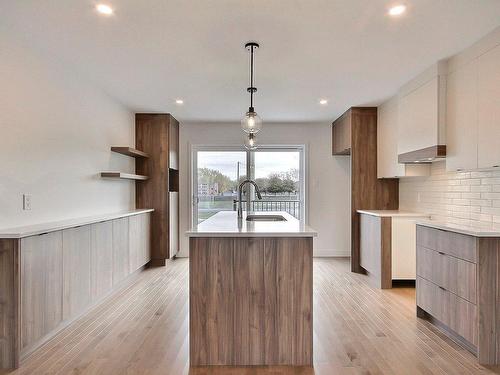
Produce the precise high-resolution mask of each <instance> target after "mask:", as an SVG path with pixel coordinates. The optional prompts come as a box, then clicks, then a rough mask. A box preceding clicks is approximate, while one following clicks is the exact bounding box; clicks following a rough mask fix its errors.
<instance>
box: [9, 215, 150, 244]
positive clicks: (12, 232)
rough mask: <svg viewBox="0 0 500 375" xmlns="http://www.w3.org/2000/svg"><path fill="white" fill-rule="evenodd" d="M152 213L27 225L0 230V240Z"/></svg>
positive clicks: (89, 217)
mask: <svg viewBox="0 0 500 375" xmlns="http://www.w3.org/2000/svg"><path fill="white" fill-rule="evenodd" d="M152 211H154V210H153V209H152V208H150V209H137V210H131V211H121V212H116V213H112V214H102V215H96V216H87V217H83V218H72V219H67V220H61V221H53V222H49V223H40V224H34V225H27V226H23V227H17V228H8V229H0V238H23V237H29V236H36V235H38V234H42V233H48V232H55V231H58V230H63V229H68V228H73V227H77V226H81V225H88V224H93V223H99V222H101V221H108V220H114V219H119V218H122V217H128V216H133V215H139V214H143V213H146V212H152Z"/></svg>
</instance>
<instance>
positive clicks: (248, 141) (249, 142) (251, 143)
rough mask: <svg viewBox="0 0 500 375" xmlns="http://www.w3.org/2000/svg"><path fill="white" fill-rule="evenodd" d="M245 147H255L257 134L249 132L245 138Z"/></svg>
mask: <svg viewBox="0 0 500 375" xmlns="http://www.w3.org/2000/svg"><path fill="white" fill-rule="evenodd" d="M245 148H246V149H247V150H256V149H257V136H256V135H255V133H249V134H248V136H247V137H246V138H245Z"/></svg>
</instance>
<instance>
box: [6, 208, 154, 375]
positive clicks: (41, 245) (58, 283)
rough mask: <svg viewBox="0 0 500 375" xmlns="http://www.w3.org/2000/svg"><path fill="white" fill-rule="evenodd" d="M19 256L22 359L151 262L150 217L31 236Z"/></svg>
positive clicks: (124, 219) (23, 245)
mask: <svg viewBox="0 0 500 375" xmlns="http://www.w3.org/2000/svg"><path fill="white" fill-rule="evenodd" d="M19 254H20V267H19V268H20V269H19V271H20V308H19V310H20V318H19V319H20V322H19V324H20V327H21V329H20V335H21V336H20V340H19V343H20V348H19V349H20V357H21V359H22V358H23V357H25V356H26V355H28V354H29V353H30V352H32V351H33V350H34V349H36V348H38V347H39V346H40V345H41V344H42V343H43V342H45V341H46V340H47V339H48V338H50V337H51V336H52V335H53V334H54V333H55V332H57V331H58V329H60V328H61V327H63V326H64V325H66V324H67V323H68V322H70V321H71V320H73V319H75V318H77V317H78V316H79V315H81V314H82V313H83V312H85V311H86V310H87V309H88V308H90V307H91V306H92V305H93V304H94V303H95V302H97V301H99V300H100V299H102V298H103V297H105V296H106V295H108V294H109V293H110V292H112V290H113V288H114V287H115V286H116V285H118V284H120V282H122V281H123V280H125V279H126V278H127V276H129V275H130V274H131V273H133V272H135V271H137V270H138V269H140V268H141V267H142V266H144V265H145V264H146V263H148V262H149V260H150V258H151V257H150V214H149V213H142V214H137V215H133V216H129V217H124V218H120V219H115V220H109V221H103V222H100V223H95V224H89V225H82V226H79V227H75V228H69V229H64V230H60V231H55V232H50V233H46V234H41V235H36V236H31V237H25V238H22V239H21V240H20V243H19ZM0 307H1V306H0ZM0 323H1V322H0ZM0 328H1V327H0ZM18 357H19V355H17V358H18ZM1 367H2V366H0V368H1Z"/></svg>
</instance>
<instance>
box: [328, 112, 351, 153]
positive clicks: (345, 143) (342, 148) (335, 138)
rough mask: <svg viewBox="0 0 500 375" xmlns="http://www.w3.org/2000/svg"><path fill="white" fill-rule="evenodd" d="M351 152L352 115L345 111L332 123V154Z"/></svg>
mask: <svg viewBox="0 0 500 375" xmlns="http://www.w3.org/2000/svg"><path fill="white" fill-rule="evenodd" d="M350 154H351V116H350V112H349V111H348V112H346V113H344V114H343V115H342V116H341V117H339V118H338V119H337V120H335V121H334V122H333V124H332V155H350Z"/></svg>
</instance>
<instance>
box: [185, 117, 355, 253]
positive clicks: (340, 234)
mask: <svg viewBox="0 0 500 375" xmlns="http://www.w3.org/2000/svg"><path fill="white" fill-rule="evenodd" d="M242 142H243V132H242V130H241V128H240V124H239V123H232V124H227V123H225V124H220V123H181V126H180V162H181V166H180V192H181V194H180V197H181V200H180V221H181V222H180V230H181V251H180V253H179V256H187V255H188V252H189V249H188V248H189V241H188V238H187V237H185V235H184V232H185V231H186V230H188V229H189V227H190V222H189V217H190V215H189V213H190V210H191V202H190V187H189V183H190V178H189V171H190V158H191V156H190V145H210V144H216V145H220V144H226V145H239V144H242ZM259 143H260V144H276V145H277V144H295V145H297V144H305V145H306V146H307V153H308V155H307V162H308V166H307V169H308V187H307V190H308V197H307V210H308V213H309V225H310V226H311V227H312V228H314V229H316V230H317V231H318V237H316V238H315V239H314V255H315V256H348V255H350V248H351V245H350V201H349V196H350V186H349V183H350V178H349V175H350V172H349V168H350V166H349V158H347V157H333V156H332V152H331V125H330V124H328V123H311V124H307V123H294V124H282V123H264V127H263V130H262V131H261V133H259Z"/></svg>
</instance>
